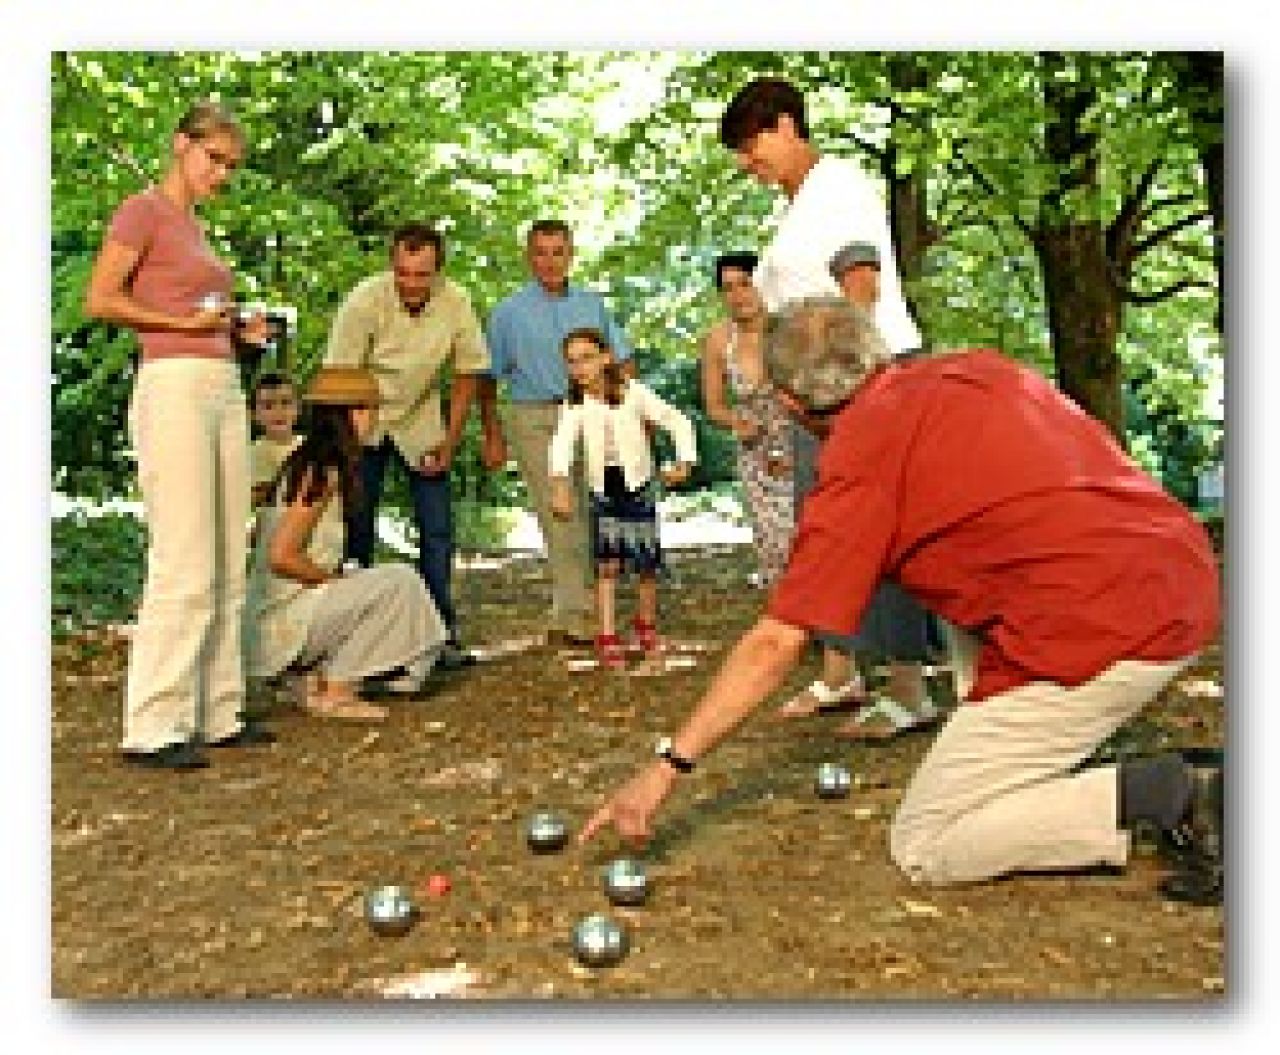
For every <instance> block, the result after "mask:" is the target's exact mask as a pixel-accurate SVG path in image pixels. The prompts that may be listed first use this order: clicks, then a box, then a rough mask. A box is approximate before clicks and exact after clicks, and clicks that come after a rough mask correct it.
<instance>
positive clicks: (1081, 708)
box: [889, 657, 1191, 884]
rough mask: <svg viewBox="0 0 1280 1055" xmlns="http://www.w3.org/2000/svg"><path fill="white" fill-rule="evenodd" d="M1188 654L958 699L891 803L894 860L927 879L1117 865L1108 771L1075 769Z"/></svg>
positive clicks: (1123, 849) (1113, 792) (1119, 841)
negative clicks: (1067, 681)
mask: <svg viewBox="0 0 1280 1055" xmlns="http://www.w3.org/2000/svg"><path fill="white" fill-rule="evenodd" d="M1190 659H1191V657H1188V658H1186V659H1182V660H1179V661H1177V662H1173V663H1141V662H1137V661H1129V660H1126V661H1122V662H1119V663H1116V664H1114V665H1112V666H1111V667H1108V668H1107V669H1106V670H1104V671H1103V672H1102V673H1101V674H1099V675H1098V676H1097V677H1096V678H1094V679H1093V680H1092V681H1087V682H1085V683H1084V684H1083V685H1079V686H1077V687H1075V688H1068V687H1066V686H1063V685H1057V684H1053V683H1050V682H1035V683H1033V684H1031V685H1024V686H1022V687H1020V688H1017V689H1013V690H1011V691H1009V692H1005V693H1001V694H999V695H997V696H992V697H990V698H988V699H985V700H983V701H982V702H980V703H972V704H962V705H961V706H960V707H959V708H957V710H956V711H955V714H954V715H953V716H952V718H951V720H950V721H948V722H947V724H946V726H945V727H944V728H943V730H942V731H941V732H940V733H939V734H938V738H937V740H936V741H934V744H933V747H932V748H931V749H930V751H929V753H928V754H927V755H926V756H925V759H924V761H923V762H922V763H921V764H920V768H919V769H918V770H917V771H916V774H915V776H914V777H913V778H912V781H911V784H910V786H909V787H908V788H907V791H906V794H905V795H904V796H903V799H902V803H901V804H900V806H899V807H898V813H897V816H896V817H895V818H894V820H893V825H892V827H891V829H890V832H889V850H890V854H891V855H892V857H893V860H894V862H895V863H896V864H897V865H898V867H899V868H901V869H902V870H903V871H904V872H906V873H907V875H908V876H910V877H911V878H912V879H913V880H915V881H917V882H924V883H937V884H944V883H963V882H970V881H975V880H982V879H991V878H993V877H995V876H999V875H1004V874H1005V873H1007V872H1027V871H1046V870H1056V869H1070V868H1085V867H1089V866H1092V865H1099V864H1111V865H1123V864H1124V863H1125V861H1126V860H1127V859H1128V853H1129V836H1128V833H1127V832H1125V831H1124V830H1122V829H1121V828H1120V827H1119V825H1118V798H1119V796H1118V789H1117V785H1116V779H1117V778H1116V767H1115V766H1099V767H1096V768H1089V769H1084V770H1080V771H1075V769H1074V767H1075V766H1077V765H1078V764H1079V763H1080V762H1081V761H1083V760H1084V759H1085V758H1086V757H1088V755H1089V754H1091V753H1092V752H1093V750H1094V749H1095V748H1096V747H1097V745H1098V744H1099V743H1101V742H1102V741H1103V740H1104V739H1106V737H1108V736H1109V735H1111V733H1112V732H1114V731H1115V730H1116V729H1117V728H1118V727H1119V726H1120V725H1121V724H1123V723H1124V722H1125V721H1127V720H1128V719H1129V718H1131V717H1132V716H1133V715H1134V714H1136V713H1137V712H1138V711H1139V710H1141V709H1142V707H1143V706H1144V705H1145V704H1146V703H1147V702H1148V701H1150V700H1151V699H1152V698H1153V697H1154V696H1155V695H1156V694H1157V693H1158V692H1159V691H1160V690H1161V689H1162V688H1164V686H1165V685H1166V684H1167V683H1168V682H1169V681H1170V680H1171V679H1172V678H1173V677H1174V676H1175V675H1176V674H1177V673H1178V671H1180V670H1181V669H1182V668H1183V667H1184V666H1186V664H1187V663H1189V662H1190Z"/></svg>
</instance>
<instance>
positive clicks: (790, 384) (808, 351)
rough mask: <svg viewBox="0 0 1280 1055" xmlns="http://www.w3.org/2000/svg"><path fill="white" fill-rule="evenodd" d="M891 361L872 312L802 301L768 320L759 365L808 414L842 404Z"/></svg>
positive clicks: (823, 300) (835, 301)
mask: <svg viewBox="0 0 1280 1055" xmlns="http://www.w3.org/2000/svg"><path fill="white" fill-rule="evenodd" d="M892 359H893V353H892V352H891V351H890V350H889V346H888V345H887V344H886V343H885V341H884V338H883V337H881V336H880V331H879V330H878V329H876V324H875V321H874V319H873V318H872V316H871V313H870V312H869V311H867V310H866V309H864V308H861V307H858V306H857V305H856V304H850V303H849V302H848V301H847V300H845V299H844V298H843V297H806V298H804V299H803V300H797V301H793V302H792V303H790V304H788V305H787V306H786V307H785V308H784V309H783V310H782V311H781V312H779V313H778V314H777V315H772V316H770V317H769V323H768V327H767V328H766V331H765V349H764V361H765V369H766V370H767V371H768V373H769V378H770V380H771V381H772V382H773V383H774V384H775V385H776V386H778V387H779V388H782V389H784V390H785V391H787V392H790V393H791V394H792V395H794V396H796V397H797V398H798V399H799V400H800V401H801V402H802V403H804V404H805V405H806V406H807V407H809V408H810V409H811V410H816V411H824V410H832V409H834V408H836V407H838V406H839V405H840V404H841V403H844V402H847V401H848V400H849V399H850V398H851V397H852V396H853V394H854V392H855V391H856V390H857V388H858V386H859V385H861V384H862V382H863V381H865V380H866V379H867V378H868V377H869V376H870V375H871V374H872V373H873V372H874V371H875V370H876V368H877V367H879V366H881V365H883V364H884V363H887V362H890V361H891V360H892Z"/></svg>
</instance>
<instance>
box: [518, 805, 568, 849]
mask: <svg viewBox="0 0 1280 1055" xmlns="http://www.w3.org/2000/svg"><path fill="white" fill-rule="evenodd" d="M524 834H525V841H526V842H528V844H529V849H530V850H532V851H533V852H534V853H536V854H551V853H555V852H556V851H557V850H562V849H564V845H565V843H567V842H568V841H569V828H568V826H567V825H566V824H565V823H564V821H563V820H561V819H560V818H559V817H557V816H556V815H555V814H554V813H535V814H534V815H533V817H532V818H530V820H529V824H528V826H527V827H526V828H525V833H524Z"/></svg>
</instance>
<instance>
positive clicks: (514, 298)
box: [485, 282, 631, 403]
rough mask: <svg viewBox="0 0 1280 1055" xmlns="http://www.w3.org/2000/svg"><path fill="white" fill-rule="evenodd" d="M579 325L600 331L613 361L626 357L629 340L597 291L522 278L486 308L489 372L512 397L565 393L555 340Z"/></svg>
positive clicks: (561, 357) (519, 399) (538, 397)
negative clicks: (550, 286)
mask: <svg viewBox="0 0 1280 1055" xmlns="http://www.w3.org/2000/svg"><path fill="white" fill-rule="evenodd" d="M582 326H591V327H594V328H595V329H597V330H599V331H600V332H601V333H603V334H604V337H605V340H606V341H608V342H609V347H610V348H612V349H613V355H614V358H615V359H617V360H618V362H622V361H624V360H626V359H630V358H631V345H630V344H628V343H627V339H626V337H625V336H623V333H622V331H621V330H620V329H619V328H618V326H617V325H616V324H615V323H614V321H613V319H611V318H610V317H609V312H608V310H607V309H606V308H605V306H604V301H603V300H602V299H601V297H600V295H599V294H598V293H593V292H592V291H591V290H589V289H582V288H581V287H575V286H572V285H570V286H567V287H566V288H565V292H564V293H563V294H562V295H560V296H556V295H554V294H551V293H548V292H547V291H546V290H545V289H543V288H542V286H540V285H539V284H538V283H537V282H528V283H526V284H525V285H523V286H521V287H520V288H519V289H518V290H516V291H515V292H514V293H512V294H511V296H509V297H507V298H506V299H505V300H503V301H502V302H500V303H499V304H498V306H497V307H495V308H494V309H493V311H492V312H490V314H489V326H488V329H487V331H486V334H485V336H486V338H487V339H488V342H489V360H490V363H491V366H490V375H491V376H492V377H496V378H502V379H504V380H505V381H506V382H507V384H508V386H509V395H510V397H511V401H512V402H513V403H525V402H531V401H535V400H549V399H564V397H565V391H566V388H567V386H568V382H569V378H568V374H567V373H566V372H565V366H564V352H563V351H562V350H561V348H560V344H561V342H562V341H564V338H565V334H567V333H568V332H569V331H570V330H576V329H578V328H579V327H582Z"/></svg>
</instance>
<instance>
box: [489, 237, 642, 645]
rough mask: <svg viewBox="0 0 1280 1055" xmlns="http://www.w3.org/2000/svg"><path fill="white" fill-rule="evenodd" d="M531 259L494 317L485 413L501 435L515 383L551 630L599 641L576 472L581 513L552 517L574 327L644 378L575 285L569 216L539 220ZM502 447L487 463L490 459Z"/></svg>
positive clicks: (514, 438) (510, 422)
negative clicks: (554, 455) (502, 408)
mask: <svg viewBox="0 0 1280 1055" xmlns="http://www.w3.org/2000/svg"><path fill="white" fill-rule="evenodd" d="M525 258H526V259H527V260H528V262H529V270H530V272H531V273H532V275H533V279H532V281H530V282H527V283H526V284H525V285H523V286H521V287H520V288H519V289H518V290H516V291H515V292H514V293H512V294H511V296H509V297H507V298H506V299H505V300H503V301H502V302H500V303H499V304H498V305H497V307H495V308H494V309H493V311H492V313H491V314H490V315H489V325H488V329H487V333H486V336H487V338H488V342H489V358H490V363H491V365H490V374H489V376H488V377H487V378H485V377H483V376H482V377H481V379H480V389H479V396H480V414H481V419H482V421H483V422H484V428H485V432H486V434H487V435H498V436H500V435H501V429H500V426H499V423H498V414H497V381H498V379H499V378H501V379H502V380H505V381H506V382H507V387H508V395H509V397H510V401H511V406H510V411H509V413H508V414H507V435H508V436H509V437H510V441H511V449H512V454H513V455H514V456H515V459H516V463H517V464H518V465H519V467H520V475H521V477H523V479H524V483H525V487H526V489H527V490H528V492H529V501H530V503H531V504H532V506H533V512H534V515H535V516H536V517H537V518H538V527H539V528H540V529H541V531H542V537H543V539H544V540H545V541H546V546H547V559H548V561H549V563H550V565H551V629H552V631H553V634H558V635H559V636H560V637H562V638H567V639H568V640H570V641H572V642H575V643H584V642H588V641H591V640H592V639H593V636H594V619H593V616H592V593H591V579H592V575H593V571H592V566H591V554H590V547H589V545H588V538H587V499H586V490H585V488H584V486H583V483H582V477H581V474H580V473H575V474H574V478H573V487H574V496H575V503H574V515H573V516H572V518H570V519H569V520H560V519H557V518H556V517H554V516H552V514H551V505H550V495H551V489H550V486H549V483H548V475H549V469H548V454H547V452H548V448H549V447H550V444H551V436H552V434H553V433H554V432H555V428H556V421H557V419H558V418H559V414H560V402H561V401H562V400H563V399H564V398H565V392H566V386H567V383H568V376H567V374H566V372H565V365H564V355H563V353H562V351H561V347H560V345H561V342H562V341H563V340H564V338H565V335H566V334H568V333H569V331H570V330H574V329H577V328H578V327H581V326H592V327H594V328H595V329H597V330H599V331H600V332H601V333H603V334H604V336H605V340H606V341H608V343H609V347H610V348H612V349H613V354H614V358H615V359H617V360H618V361H619V362H622V363H625V364H626V368H627V373H628V374H629V375H634V368H633V364H632V363H631V362H630V360H631V346H630V345H629V344H628V343H627V339H626V337H625V336H623V333H622V331H621V330H620V329H619V328H618V326H617V325H616V324H615V323H614V321H613V319H611V318H610V317H609V312H608V310H607V309H606V308H605V305H604V301H603V300H602V299H601V298H600V296H599V294H597V293H594V292H592V291H591V290H589V289H584V288H582V287H581V286H572V285H570V284H569V281H568V276H569V266H570V264H571V263H572V261H573V237H572V235H571V234H570V231H569V227H568V225H567V224H565V223H564V222H563V221H561V220H539V221H537V222H536V223H534V224H533V225H532V226H531V227H530V228H529V235H528V238H527V240H526V242H525ZM495 457H496V452H494V453H491V454H490V458H489V459H487V460H488V461H489V462H490V464H492V461H493V460H494V458H495Z"/></svg>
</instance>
